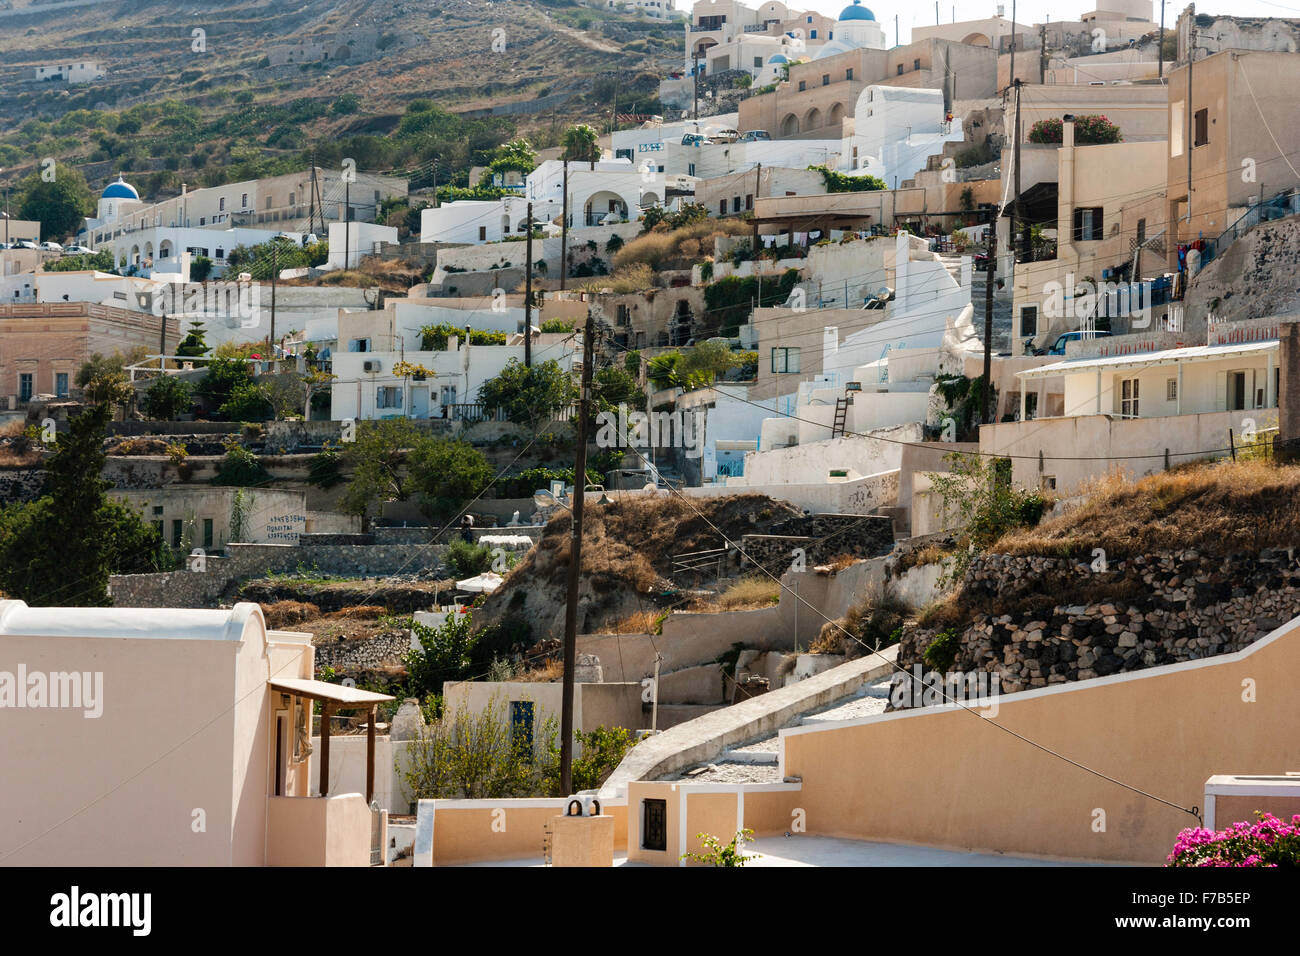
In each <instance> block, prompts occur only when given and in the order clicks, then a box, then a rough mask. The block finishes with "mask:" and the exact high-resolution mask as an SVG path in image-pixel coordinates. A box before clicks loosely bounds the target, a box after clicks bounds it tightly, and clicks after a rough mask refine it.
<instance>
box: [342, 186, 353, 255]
mask: <svg viewBox="0 0 1300 956" xmlns="http://www.w3.org/2000/svg"><path fill="white" fill-rule="evenodd" d="M351 255H352V180H350V179H349V180H347V181H346V182H344V183H343V268H344V269H347V268H348V261H349V259H350V258H351Z"/></svg>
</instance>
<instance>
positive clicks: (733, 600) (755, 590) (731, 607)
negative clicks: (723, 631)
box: [712, 574, 781, 611]
mask: <svg viewBox="0 0 1300 956" xmlns="http://www.w3.org/2000/svg"><path fill="white" fill-rule="evenodd" d="M780 600H781V586H780V585H779V584H777V583H776V582H775V581H773V580H772V579H771V578H769V577H767V575H760V574H751V575H747V576H745V577H743V578H741V579H740V580H739V581H736V582H735V583H733V584H732V585H731V586H730V587H728V588H727V589H726V590H725V591H723V592H722V593H721V594H719V595H718V596H717V598H716V599H715V600H714V601H713V602H712V604H713V606H714V607H715V608H716V609H717V610H720V611H739V610H742V609H744V608H755V607H767V606H768V605H770V604H776V603H778V602H779V601H780Z"/></svg>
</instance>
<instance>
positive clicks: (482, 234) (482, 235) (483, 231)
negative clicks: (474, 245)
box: [478, 226, 487, 242]
mask: <svg viewBox="0 0 1300 956" xmlns="http://www.w3.org/2000/svg"><path fill="white" fill-rule="evenodd" d="M478 238H479V242H483V241H484V240H485V239H487V226H479V227H478Z"/></svg>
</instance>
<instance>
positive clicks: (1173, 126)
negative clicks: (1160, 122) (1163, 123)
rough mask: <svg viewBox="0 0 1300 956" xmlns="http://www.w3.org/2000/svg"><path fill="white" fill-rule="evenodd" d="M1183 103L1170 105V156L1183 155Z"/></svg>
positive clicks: (1184, 121)
mask: <svg viewBox="0 0 1300 956" xmlns="http://www.w3.org/2000/svg"><path fill="white" fill-rule="evenodd" d="M1186 122H1187V121H1186V120H1185V119H1183V102H1182V100H1179V101H1177V102H1175V103H1170V104H1169V155H1170V156H1181V155H1183V126H1184V124H1185V123H1186Z"/></svg>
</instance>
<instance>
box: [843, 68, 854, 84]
mask: <svg viewBox="0 0 1300 956" xmlns="http://www.w3.org/2000/svg"><path fill="white" fill-rule="evenodd" d="M844 79H846V80H849V81H852V80H853V67H849V68H848V69H847V70H845V71H844Z"/></svg>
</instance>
